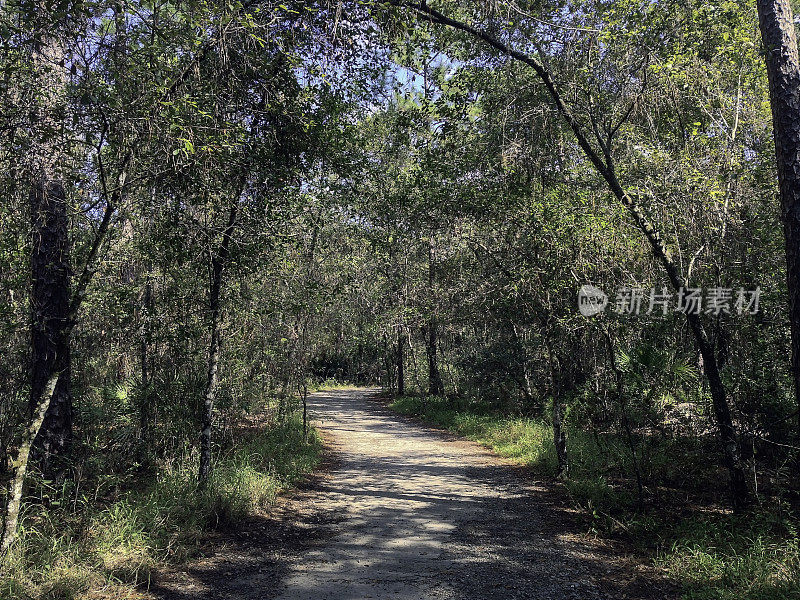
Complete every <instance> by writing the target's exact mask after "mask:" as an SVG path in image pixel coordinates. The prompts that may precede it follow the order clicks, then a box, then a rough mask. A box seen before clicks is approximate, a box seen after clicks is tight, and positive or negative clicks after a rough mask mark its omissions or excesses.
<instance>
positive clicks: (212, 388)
mask: <svg viewBox="0 0 800 600" xmlns="http://www.w3.org/2000/svg"><path fill="white" fill-rule="evenodd" d="M236 215H237V205H236V204H234V206H233V208H231V211H230V214H229V216H228V224H227V226H226V227H225V231H224V232H223V234H222V242H221V243H220V247H219V249H218V250H212V256H211V289H210V290H209V311H210V317H211V318H210V330H211V341H210V343H209V346H208V376H207V378H206V390H205V395H204V402H203V416H202V419H201V424H200V471H199V473H198V481H199V486H200V488H201V489H202V488H204V487H205V486H206V484H207V483H208V478H209V476H210V475H211V442H212V440H211V437H212V431H213V427H214V401H215V400H216V396H217V384H218V383H219V347H220V334H221V332H220V295H221V291H222V276H223V274H224V271H225V267H226V265H227V262H228V256H229V253H230V243H231V237H232V235H233V230H234V228H235V227H236Z"/></svg>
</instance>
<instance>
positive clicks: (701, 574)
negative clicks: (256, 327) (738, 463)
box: [390, 396, 800, 600]
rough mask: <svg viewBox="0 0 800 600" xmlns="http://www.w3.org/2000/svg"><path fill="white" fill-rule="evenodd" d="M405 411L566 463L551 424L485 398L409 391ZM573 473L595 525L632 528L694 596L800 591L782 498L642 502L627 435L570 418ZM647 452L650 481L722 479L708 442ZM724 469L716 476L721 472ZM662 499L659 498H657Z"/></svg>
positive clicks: (730, 597)
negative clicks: (643, 507)
mask: <svg viewBox="0 0 800 600" xmlns="http://www.w3.org/2000/svg"><path fill="white" fill-rule="evenodd" d="M390 406H391V408H392V409H393V410H395V411H397V412H399V413H402V414H407V415H413V416H415V417H418V418H420V419H422V420H424V421H425V422H427V423H430V424H432V425H435V426H437V427H442V428H445V429H448V430H450V431H453V432H454V433H457V434H459V435H462V436H464V437H467V438H469V439H472V440H474V441H477V442H479V443H481V444H483V445H485V446H487V447H489V448H491V449H492V450H494V451H495V452H497V453H498V454H500V455H501V456H505V457H508V458H511V459H513V460H515V461H517V462H519V463H520V464H524V465H527V466H529V467H531V468H532V469H533V470H534V471H535V472H536V473H538V474H539V475H541V476H543V477H552V476H554V475H555V474H556V471H557V459H556V455H555V448H554V446H553V439H552V428H551V426H550V424H549V423H547V422H545V421H542V420H536V419H528V418H519V417H509V416H504V415H501V414H495V413H492V412H490V410H489V409H488V408H487V407H486V406H485V405H483V404H481V403H480V402H469V401H466V400H446V399H443V398H436V397H423V396H404V397H399V398H397V399H395V401H394V402H393V403H392V404H391V405H390ZM568 437H569V453H570V478H569V480H568V481H566V482H564V483H565V486H566V488H567V490H568V491H569V493H570V495H571V497H572V498H573V499H574V501H575V502H576V504H578V505H579V506H580V507H582V508H583V509H584V514H585V515H586V517H587V526H588V528H590V529H591V530H592V531H594V532H598V533H601V534H615V535H618V534H624V535H626V536H627V537H628V538H629V540H630V541H631V542H632V543H633V544H634V545H635V546H636V547H638V549H639V550H640V552H642V553H643V554H645V555H648V556H650V557H651V558H652V560H653V562H654V563H655V564H656V565H657V566H658V567H660V568H661V569H663V570H664V571H665V572H666V573H668V574H669V576H670V577H671V578H672V579H673V580H675V581H676V582H678V583H679V584H681V586H682V589H683V594H684V597H685V598H687V599H692V600H778V599H780V600H792V599H798V600H800V543H799V542H798V532H797V519H796V518H795V517H794V516H793V514H792V512H791V511H790V510H789V509H788V508H787V507H786V506H784V505H782V504H780V503H770V504H769V505H765V506H761V507H756V508H754V509H752V510H751V511H750V512H749V513H747V514H744V515H733V514H730V513H727V512H726V511H724V510H720V509H718V507H717V510H713V511H711V510H707V511H701V510H700V509H699V508H698V507H697V506H694V507H692V506H691V505H689V504H687V505H686V509H685V510H683V511H675V510H674V507H672V509H671V510H669V511H666V510H662V511H659V507H658V506H657V504H656V505H654V506H652V507H651V508H650V510H649V511H648V512H647V513H646V514H639V513H637V512H635V511H634V510H633V507H634V506H635V496H634V487H633V485H632V481H631V479H630V473H631V455H630V450H629V449H628V447H627V446H626V444H625V443H624V442H623V440H622V438H621V437H620V436H617V435H614V434H604V435H599V434H598V435H594V434H589V433H587V432H585V431H583V430H580V429H576V428H574V427H569V435H568ZM646 450H647V451H646V452H644V453H641V454H640V460H642V465H641V468H642V470H643V472H644V474H645V476H646V480H647V481H649V482H656V483H660V484H664V483H665V482H666V483H669V484H671V485H679V486H681V487H682V489H686V490H689V491H690V492H691V490H693V489H699V488H703V487H706V488H713V487H714V486H718V485H720V480H719V478H718V473H717V472H716V471H715V470H714V468H713V467H712V466H711V465H712V461H708V460H707V455H704V449H703V448H702V447H701V446H700V445H697V444H696V443H695V442H693V441H692V440H682V439H675V440H662V441H661V442H660V443H659V444H657V445H656V444H652V445H651V446H649V447H647V448H646ZM715 477H716V479H715ZM654 504H655V503H654Z"/></svg>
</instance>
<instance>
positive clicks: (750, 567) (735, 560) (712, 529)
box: [655, 509, 800, 600]
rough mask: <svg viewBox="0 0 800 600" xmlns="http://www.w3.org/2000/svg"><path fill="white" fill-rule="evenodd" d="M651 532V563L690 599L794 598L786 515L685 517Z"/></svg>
mask: <svg viewBox="0 0 800 600" xmlns="http://www.w3.org/2000/svg"><path fill="white" fill-rule="evenodd" d="M663 529H664V530H663V531H661V532H655V533H656V534H657V535H659V534H660V536H659V537H662V539H663V540H664V542H663V547H662V548H661V549H660V551H659V554H658V558H657V559H656V562H657V564H659V565H660V566H662V567H663V568H665V569H666V570H667V572H668V573H669V574H670V576H671V577H672V578H674V579H675V580H677V581H679V582H681V583H682V584H683V587H684V589H685V590H686V592H685V597H686V598H689V599H692V600H788V599H794V598H800V545H799V543H798V537H797V531H796V529H795V520H794V519H793V518H791V515H790V514H789V513H786V512H784V513H783V514H776V513H775V512H768V511H766V510H764V509H756V510H754V511H751V512H750V513H748V514H745V515H732V514H719V515H703V516H691V517H689V518H687V519H682V520H681V521H680V523H677V524H674V525H670V526H669V527H664V528H663Z"/></svg>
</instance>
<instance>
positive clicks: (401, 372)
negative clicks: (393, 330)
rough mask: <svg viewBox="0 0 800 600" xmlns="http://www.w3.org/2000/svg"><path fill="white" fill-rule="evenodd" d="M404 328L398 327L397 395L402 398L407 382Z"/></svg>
mask: <svg viewBox="0 0 800 600" xmlns="http://www.w3.org/2000/svg"><path fill="white" fill-rule="evenodd" d="M404 341H405V338H404V337H403V328H402V327H400V326H399V325H398V326H397V395H398V396H402V395H403V394H404V393H405V391H406V382H405V356H404V353H403V345H404V344H403V342H404Z"/></svg>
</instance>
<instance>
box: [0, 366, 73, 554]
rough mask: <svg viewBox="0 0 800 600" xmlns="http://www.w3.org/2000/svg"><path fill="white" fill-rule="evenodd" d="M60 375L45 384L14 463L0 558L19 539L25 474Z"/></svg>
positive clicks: (54, 376)
mask: <svg viewBox="0 0 800 600" xmlns="http://www.w3.org/2000/svg"><path fill="white" fill-rule="evenodd" d="M59 375H60V373H57V372H54V373H51V374H50V376H49V377H48V379H47V381H46V382H45V385H44V389H43V390H42V393H41V394H40V400H39V404H38V406H37V407H36V411H35V412H34V414H33V418H32V419H31V422H30V425H28V429H26V430H25V435H24V436H23V438H22V441H21V442H20V446H19V450H18V451H17V458H16V460H15V461H14V465H15V466H16V472H15V473H14V478H13V479H12V480H11V484H10V486H9V495H8V506H7V507H6V513H5V519H4V521H3V539H2V542H0V557H2V556H4V555H5V553H6V552H8V550H9V548H11V546H12V545H13V543H14V541H15V540H16V539H17V524H18V523H19V511H20V507H21V506H22V488H23V486H24V484H25V474H26V473H27V471H28V460H29V455H30V452H31V447H32V446H33V443H34V440H35V439H36V437H37V434H38V433H39V431H40V430H41V428H42V423H43V422H44V420H45V418H46V414H47V409H48V407H49V405H50V398H51V397H52V396H53V394H54V393H55V389H56V387H57V385H58V380H59V379H60V377H59Z"/></svg>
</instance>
